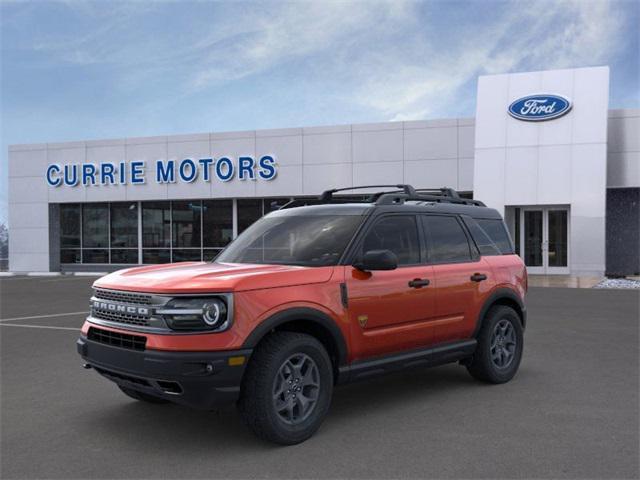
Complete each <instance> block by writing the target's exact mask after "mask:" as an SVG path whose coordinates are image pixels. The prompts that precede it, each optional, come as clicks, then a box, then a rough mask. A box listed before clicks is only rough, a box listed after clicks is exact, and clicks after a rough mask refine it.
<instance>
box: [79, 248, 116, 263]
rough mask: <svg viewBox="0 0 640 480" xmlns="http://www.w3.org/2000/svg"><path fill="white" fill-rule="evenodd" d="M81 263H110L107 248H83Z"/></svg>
mask: <svg viewBox="0 0 640 480" xmlns="http://www.w3.org/2000/svg"><path fill="white" fill-rule="evenodd" d="M82 263H110V262H109V250H108V249H106V248H104V249H103V248H100V249H98V248H91V249H89V248H85V249H83V250H82Z"/></svg>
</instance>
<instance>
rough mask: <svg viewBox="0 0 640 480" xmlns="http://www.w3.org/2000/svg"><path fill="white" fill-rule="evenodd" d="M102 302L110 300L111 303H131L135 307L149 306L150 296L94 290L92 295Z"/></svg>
mask: <svg viewBox="0 0 640 480" xmlns="http://www.w3.org/2000/svg"><path fill="white" fill-rule="evenodd" d="M94 296H95V297H96V298H100V299H102V300H111V301H112V302H122V303H131V304H135V305H150V304H151V295H146V294H144V293H135V292H118V291H115V290H103V289H101V288H96V293H95V295H94Z"/></svg>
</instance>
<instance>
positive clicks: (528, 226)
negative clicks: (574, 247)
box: [517, 207, 569, 274]
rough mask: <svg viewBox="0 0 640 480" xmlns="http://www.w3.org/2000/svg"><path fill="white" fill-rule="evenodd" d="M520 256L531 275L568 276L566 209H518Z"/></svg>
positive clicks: (567, 218) (567, 215)
mask: <svg viewBox="0 0 640 480" xmlns="http://www.w3.org/2000/svg"><path fill="white" fill-rule="evenodd" d="M519 210H520V212H519V213H520V214H519V215H517V216H519V222H520V225H519V227H520V232H522V234H521V235H520V245H519V247H520V250H519V251H520V256H521V257H522V259H523V260H524V263H525V265H526V266H527V271H528V272H529V273H531V274H567V273H569V210H568V209H567V208H566V207H525V208H521V209H519Z"/></svg>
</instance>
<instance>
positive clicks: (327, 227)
mask: <svg viewBox="0 0 640 480" xmlns="http://www.w3.org/2000/svg"><path fill="white" fill-rule="evenodd" d="M361 221H362V217H359V216H348V215H339V216H336V215H313V216H293V215H287V216H272V217H265V218H262V219H261V220H258V221H257V222H256V223H254V224H253V225H251V226H250V227H249V228H248V229H247V230H245V231H244V232H243V233H242V234H241V235H240V236H239V237H238V238H237V239H236V240H235V241H234V242H232V243H231V244H230V245H229V246H228V247H227V249H226V250H224V251H223V252H222V253H221V254H220V256H219V257H217V258H216V262H229V263H267V264H276V265H278V264H281V265H306V266H323V265H335V264H336V263H338V260H339V259H340V257H341V256H342V253H343V252H344V249H345V248H346V246H347V244H348V243H349V240H351V237H353V234H354V232H355V230H356V228H357V227H358V225H359V224H360V222H361Z"/></svg>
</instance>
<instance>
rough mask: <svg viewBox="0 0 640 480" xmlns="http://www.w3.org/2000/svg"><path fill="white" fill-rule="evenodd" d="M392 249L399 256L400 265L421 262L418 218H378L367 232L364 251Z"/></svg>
mask: <svg viewBox="0 0 640 480" xmlns="http://www.w3.org/2000/svg"><path fill="white" fill-rule="evenodd" d="M370 250H391V251H392V252H393V253H395V254H396V256H397V257H398V265H412V264H416V263H420V240H419V238H418V228H417V227H416V219H415V217H414V216H412V215H411V216H409V215H406V216H405V215H394V216H391V217H384V218H382V219H380V220H378V221H377V222H376V223H375V224H374V225H373V227H372V228H371V230H369V231H368V232H367V235H366V236H365V238H364V242H363V244H362V252H363V253H364V252H368V251H370Z"/></svg>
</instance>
